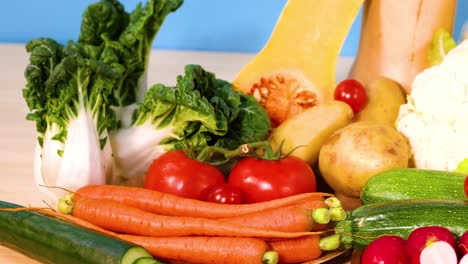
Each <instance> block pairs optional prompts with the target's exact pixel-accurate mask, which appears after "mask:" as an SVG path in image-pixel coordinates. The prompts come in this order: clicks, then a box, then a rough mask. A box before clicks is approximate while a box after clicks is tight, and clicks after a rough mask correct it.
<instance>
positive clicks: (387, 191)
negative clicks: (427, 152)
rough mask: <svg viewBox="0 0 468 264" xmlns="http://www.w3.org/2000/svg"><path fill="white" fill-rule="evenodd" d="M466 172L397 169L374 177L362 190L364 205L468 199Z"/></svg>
mask: <svg viewBox="0 0 468 264" xmlns="http://www.w3.org/2000/svg"><path fill="white" fill-rule="evenodd" d="M465 177H466V175H465V174H460V173H455V172H447V171H435V170H422V169H411V168H410V169H394V170H389V171H384V172H381V173H379V174H376V175H375V176H373V177H371V178H370V179H369V180H368V181H367V183H366V185H364V188H363V189H362V191H361V202H362V203H363V204H369V203H375V202H384V201H396V200H408V199H455V200H465V199H466V197H465V193H464V191H463V181H464V180H465Z"/></svg>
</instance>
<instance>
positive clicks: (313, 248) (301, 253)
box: [147, 235, 322, 263]
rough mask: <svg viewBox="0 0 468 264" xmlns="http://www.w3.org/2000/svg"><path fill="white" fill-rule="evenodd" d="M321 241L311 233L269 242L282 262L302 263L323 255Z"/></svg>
mask: <svg viewBox="0 0 468 264" xmlns="http://www.w3.org/2000/svg"><path fill="white" fill-rule="evenodd" d="M319 241H320V236H319V235H310V236H305V237H300V238H293V239H286V240H281V241H275V242H270V243H269V244H270V246H271V249H272V250H274V251H276V252H278V255H279V262H280V263H300V262H305V261H311V260H314V259H317V258H318V257H320V255H322V250H321V249H320V246H319ZM147 250H148V249H147Z"/></svg>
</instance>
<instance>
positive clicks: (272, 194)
mask: <svg viewBox="0 0 468 264" xmlns="http://www.w3.org/2000/svg"><path fill="white" fill-rule="evenodd" d="M228 184H230V185H232V186H235V187H238V188H239V189H240V190H241V191H242V198H243V199H244V202H245V203H257V202H263V201H269V200H273V199H279V198H283V197H286V196H291V195H295V194H300V193H306V192H315V191H316V184H317V183H316V179H315V175H314V172H313V171H312V169H311V167H310V166H309V164H307V162H305V161H304V160H302V159H300V158H298V157H295V156H287V157H285V158H282V159H279V160H265V159H257V158H254V157H247V158H244V159H242V160H241V161H239V162H238V163H237V164H236V165H235V166H234V167H233V168H232V170H231V173H230V174H229V178H228Z"/></svg>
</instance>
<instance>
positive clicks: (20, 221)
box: [0, 201, 152, 264]
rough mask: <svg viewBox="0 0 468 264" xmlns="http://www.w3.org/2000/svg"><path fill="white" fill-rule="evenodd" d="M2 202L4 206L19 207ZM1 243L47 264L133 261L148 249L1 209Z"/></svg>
mask: <svg viewBox="0 0 468 264" xmlns="http://www.w3.org/2000/svg"><path fill="white" fill-rule="evenodd" d="M19 207H20V206H19V205H16V204H12V203H8V202H4V201H0V208H19ZM0 244H1V245H3V246H6V247H9V248H11V249H13V250H16V251H18V252H21V253H23V254H25V255H27V256H29V257H31V258H33V259H36V260H38V261H40V262H43V263H51V264H61V263H63V264H75V263H76V264H83V263H87V264H94V263H95V264H107V263H109V264H132V263H133V262H135V260H137V259H139V258H142V257H152V256H151V254H150V253H149V252H148V251H147V250H146V249H144V248H142V247H140V246H136V245H134V244H130V243H127V242H125V241H122V240H119V239H116V238H113V237H110V236H107V235H104V234H101V233H98V232H96V231H93V230H90V229H86V228H83V227H80V226H78V225H76V224H73V223H70V222H68V221H65V220H62V219H59V218H57V217H53V216H48V215H45V214H41V213H38V212H33V211H20V212H6V211H0Z"/></svg>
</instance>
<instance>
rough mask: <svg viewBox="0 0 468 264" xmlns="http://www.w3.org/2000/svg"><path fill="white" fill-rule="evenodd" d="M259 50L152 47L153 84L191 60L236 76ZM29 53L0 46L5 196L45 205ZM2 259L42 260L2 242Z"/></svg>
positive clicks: (170, 79) (1, 193)
mask: <svg viewBox="0 0 468 264" xmlns="http://www.w3.org/2000/svg"><path fill="white" fill-rule="evenodd" d="M253 55H254V54H239V53H214V52H192V51H166V50H164V51H162V50H153V51H152V53H151V58H150V65H149V72H148V84H155V83H164V84H174V83H175V78H176V76H177V75H179V74H181V73H183V69H184V66H185V65H186V64H200V65H201V66H203V67H204V68H205V69H207V70H209V71H212V72H214V73H216V75H217V76H218V77H219V78H222V79H225V80H232V79H233V78H234V77H235V75H236V73H237V72H238V71H239V70H240V69H241V68H242V67H243V65H245V64H246V63H247V62H248V61H249V60H250V59H251V58H252V57H253ZM28 58H29V57H28V54H27V53H26V51H25V48H24V45H23V44H0V127H1V129H0V178H1V179H2V181H1V183H0V200H3V201H8V202H13V203H17V204H21V205H36V206H44V203H43V202H42V201H43V200H44V199H47V197H46V196H45V195H44V194H42V193H41V192H40V191H39V190H38V189H37V188H36V187H35V185H34V181H33V176H32V175H33V174H32V170H33V152H34V147H35V142H36V137H37V133H36V130H35V124H34V123H33V122H32V121H27V120H26V119H25V116H26V114H27V113H28V108H27V107H26V104H25V101H24V99H23V97H22V90H23V87H24V86H25V83H26V81H25V79H24V75H23V73H24V69H25V68H26V65H27V64H28ZM351 63H352V59H351V58H341V59H340V61H339V64H338V67H337V79H338V80H340V79H343V78H344V77H345V76H346V73H347V70H348V69H349V66H350V65H351ZM0 263H2V264H10V263H11V264H13V263H14V264H34V263H38V262H37V261H34V260H32V259H30V258H28V257H26V256H24V255H22V254H20V253H18V252H15V251H13V250H10V249H8V248H5V247H2V246H0Z"/></svg>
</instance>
